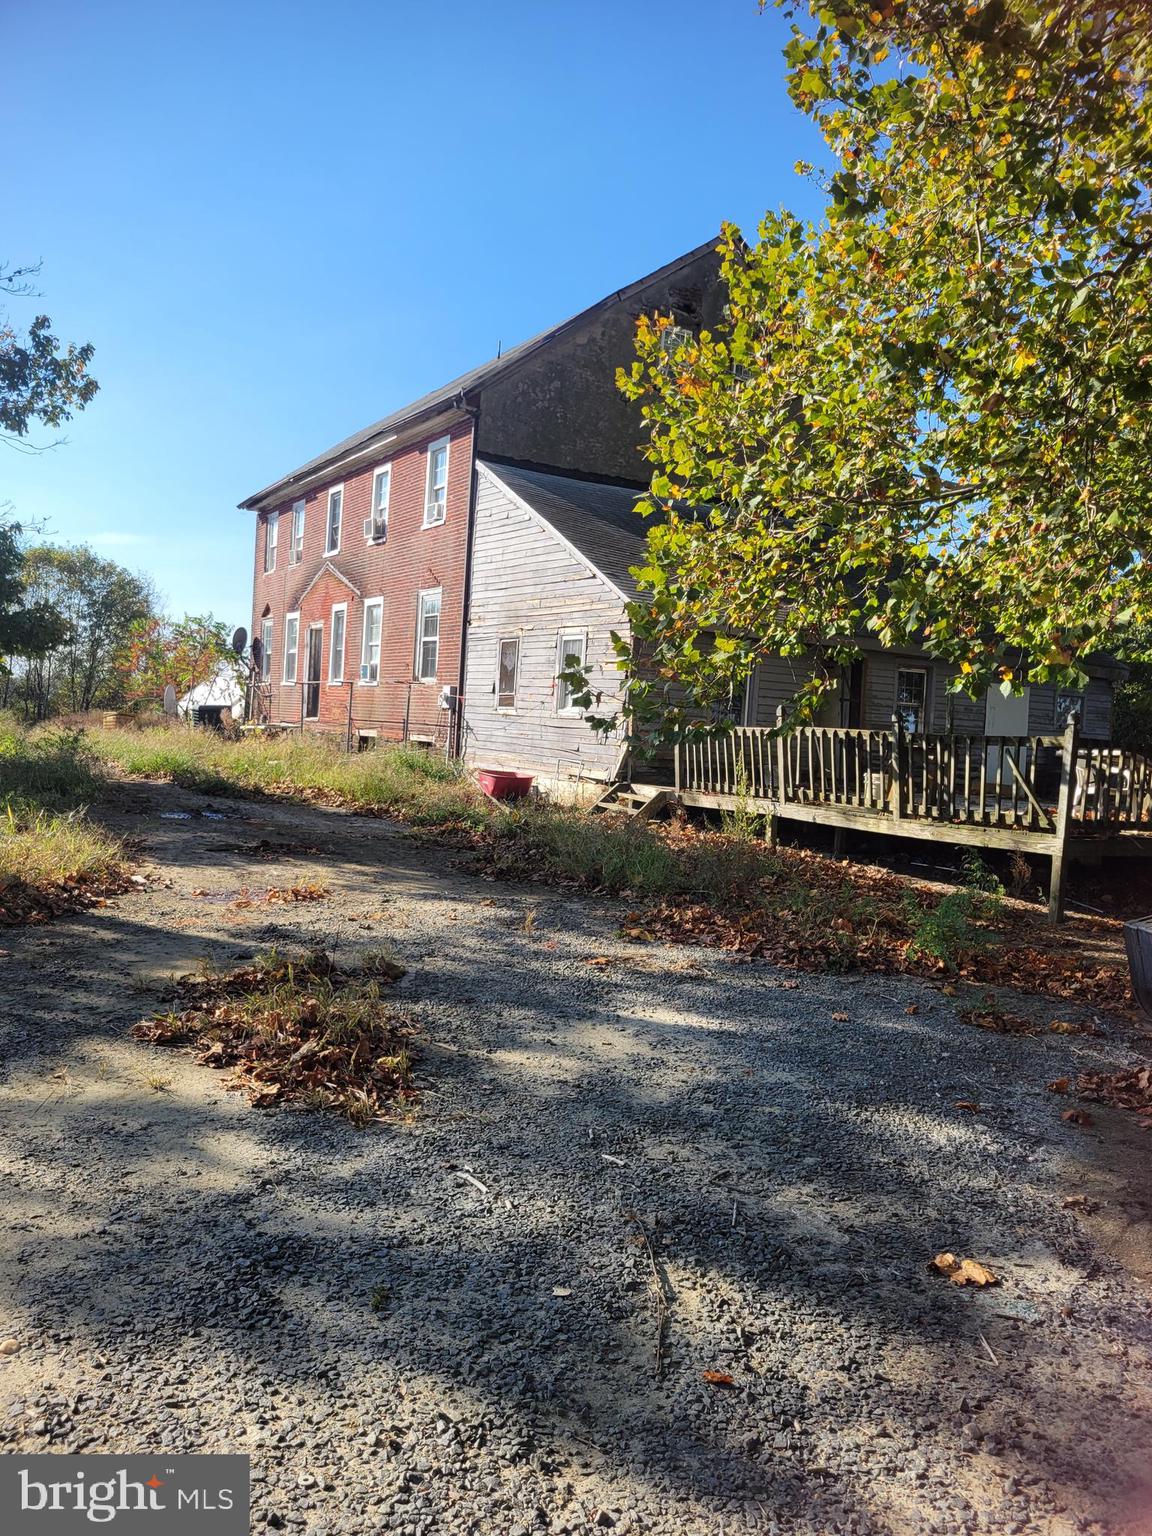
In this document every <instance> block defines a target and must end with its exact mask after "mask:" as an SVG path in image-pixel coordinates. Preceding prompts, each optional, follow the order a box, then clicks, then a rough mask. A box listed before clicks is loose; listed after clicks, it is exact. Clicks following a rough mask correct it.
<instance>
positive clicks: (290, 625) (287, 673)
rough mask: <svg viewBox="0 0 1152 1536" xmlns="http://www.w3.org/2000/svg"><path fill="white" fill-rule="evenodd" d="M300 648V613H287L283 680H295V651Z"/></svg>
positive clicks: (287, 681) (292, 681)
mask: <svg viewBox="0 0 1152 1536" xmlns="http://www.w3.org/2000/svg"><path fill="white" fill-rule="evenodd" d="M299 649H300V615H299V614H298V613H289V614H286V615H285V617H284V681H285V682H286V683H294V682H295V681H296V653H297V652H298V651H299Z"/></svg>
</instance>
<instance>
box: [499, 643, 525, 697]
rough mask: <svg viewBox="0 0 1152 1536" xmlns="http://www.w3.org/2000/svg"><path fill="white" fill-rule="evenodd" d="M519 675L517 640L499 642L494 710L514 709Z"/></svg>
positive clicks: (518, 647) (518, 644)
mask: <svg viewBox="0 0 1152 1536" xmlns="http://www.w3.org/2000/svg"><path fill="white" fill-rule="evenodd" d="M519 675H520V642H519V640H501V642H500V653H499V659H498V661H497V666H496V708H497V709H515V708H516V683H517V680H518V678H519Z"/></svg>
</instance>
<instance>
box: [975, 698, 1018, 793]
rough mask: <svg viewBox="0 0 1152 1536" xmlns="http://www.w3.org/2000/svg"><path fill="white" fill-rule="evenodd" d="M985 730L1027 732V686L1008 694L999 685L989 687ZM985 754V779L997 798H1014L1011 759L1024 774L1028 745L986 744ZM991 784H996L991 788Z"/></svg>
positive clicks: (993, 733)
mask: <svg viewBox="0 0 1152 1536" xmlns="http://www.w3.org/2000/svg"><path fill="white" fill-rule="evenodd" d="M984 734H985V736H1027V734H1028V690H1027V688H1025V690H1024V692H1023V693H1009V694H1003V693H1001V692H1000V690H999V688H989V690H988V693H987V695H986V696H985V700H984ZM986 757H987V764H986V768H985V773H986V776H987V783H988V785H989V787H990V790H992V792H993V793H994V794H995V797H996V800H997V802H999V801H1000V800H1002V799H1004V798H1005V797H1008V798H1011V799H1012V800H1013V801H1014V800H1015V797H1016V794H1017V782H1016V774H1015V773H1014V772H1013V771H1012V767H1011V764H1012V763H1013V762H1014V763H1015V764H1016V768H1017V769H1018V770H1019V772H1020V773H1021V774H1022V775H1024V774H1027V772H1028V767H1029V763H1028V748H1027V745H1026V744H1025V745H1021V746H1019V747H1016V748H1008V749H1005V748H1004V747H1002V746H1001V745H1000V744H999V743H994V744H989V745H988V747H987V749H986ZM993 786H995V788H994V790H993V789H992V787H993Z"/></svg>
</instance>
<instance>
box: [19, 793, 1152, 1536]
mask: <svg viewBox="0 0 1152 1536" xmlns="http://www.w3.org/2000/svg"><path fill="white" fill-rule="evenodd" d="M205 811H208V812H210V813H212V814H209V815H207V816H206V815H204V814H203V813H204V812H205ZM162 812H163V813H165V814H163V815H162V814H161V813H162ZM173 813H178V814H175V815H174V814H173ZM106 819H107V820H108V821H109V822H110V824H111V825H112V826H113V827H114V828H115V829H116V830H119V831H123V832H127V833H129V834H131V835H133V836H137V837H139V838H141V839H142V840H143V845H144V847H143V855H142V857H143V859H144V862H145V865H146V866H150V867H151V868H152V870H154V871H155V872H157V873H158V875H159V876H161V877H162V880H161V882H160V883H157V884H154V885H152V886H151V887H150V888H149V889H146V890H140V891H138V892H136V893H133V894H130V895H128V896H126V897H125V898H123V899H122V900H119V901H117V902H115V903H114V904H112V905H110V906H109V907H108V908H107V909H106V910H102V911H96V912H92V913H89V914H86V915H84V916H82V917H79V918H72V919H68V920H64V921H60V922H58V923H56V924H54V925H52V926H47V927H42V928H36V929H28V930H22V931H18V932H16V931H8V932H7V933H0V1017H2V1020H3V1032H4V1036H5V1044H4V1064H5V1069H6V1083H5V1086H4V1088H3V1090H2V1091H0V1112H2V1114H3V1124H4V1134H3V1144H2V1149H0V1169H2V1175H3V1180H4V1210H5V1213H6V1215H7V1217H8V1221H7V1223H6V1231H5V1246H4V1256H3V1262H2V1270H0V1336H7V1335H10V1336H11V1337H12V1338H14V1339H15V1340H16V1341H17V1342H18V1344H19V1350H18V1352H17V1353H15V1354H12V1355H10V1356H8V1357H6V1358H3V1359H0V1434H2V1435H3V1436H4V1438H5V1442H6V1445H7V1448H8V1449H10V1450H15V1449H38V1450H56V1451H66V1450H70V1449H79V1448H81V1447H86V1448H88V1449H92V1450H95V1449H108V1450H118V1451H143V1450H167V1451H173V1452H178V1451H194V1450H233V1451H247V1452H248V1453H250V1455H251V1457H252V1466H253V1475H254V1495H255V1502H254V1509H255V1521H256V1522H257V1524H256V1528H257V1529H259V1527H260V1525H261V1524H266V1525H267V1526H268V1527H269V1528H272V1529H280V1528H284V1527H287V1528H290V1529H292V1530H299V1531H308V1532H315V1533H321V1532H332V1533H335V1532H347V1533H357V1536H359V1533H367V1532H378V1531H382V1532H386V1531H396V1532H401V1533H404V1536H422V1533H433V1532H436V1533H441V1532H444V1533H453V1536H455V1533H460V1536H463V1533H465V1532H474V1533H491V1536H527V1533H534V1532H545V1531H548V1532H564V1531H568V1532H576V1531H587V1530H601V1529H603V1530H615V1531H617V1532H621V1533H624V1532H658V1533H665V1536H688V1533H705V1532H707V1533H714V1532H715V1533H738V1532H744V1531H751V1530H759V1531H764V1532H779V1533H781V1536H784V1533H788V1536H792V1533H803V1536H829V1533H832V1532H860V1533H865V1532H869V1533H901V1536H902V1533H908V1536H913V1533H914V1536H922V1533H925V1532H951V1533H961V1532H966V1533H975V1532H996V1533H1001V1532H1005V1533H1007V1532H1026V1533H1032V1532H1042V1533H1052V1536H1055V1533H1065V1532H1075V1531H1093V1532H1104V1531H1108V1532H1118V1531H1127V1530H1132V1531H1140V1530H1144V1531H1148V1530H1152V1523H1146V1522H1144V1521H1142V1519H1141V1516H1140V1510H1141V1508H1142V1500H1143V1498H1144V1489H1143V1486H1142V1482H1141V1479H1142V1476H1143V1474H1145V1473H1146V1472H1147V1471H1148V1470H1149V1468H1150V1467H1152V1461H1150V1459H1149V1450H1150V1448H1152V1374H1150V1371H1149V1366H1150V1364H1152V1349H1150V1346H1152V1308H1150V1305H1149V1289H1148V1280H1147V1278H1146V1277H1147V1275H1149V1274H1152V1261H1150V1252H1152V1250H1150V1249H1149V1246H1148V1240H1147V1231H1148V1226H1147V1221H1146V1220H1145V1219H1144V1217H1143V1213H1142V1207H1141V1205H1140V1202H1141V1201H1142V1200H1143V1199H1144V1196H1145V1193H1146V1190H1145V1189H1144V1188H1141V1187H1140V1179H1139V1177H1138V1175H1137V1173H1136V1172H1135V1171H1134V1170H1136V1169H1137V1168H1138V1167H1142V1166H1143V1165H1144V1164H1146V1162H1147V1153H1146V1150H1145V1149H1146V1147H1147V1145H1148V1138H1147V1137H1145V1138H1144V1139H1143V1141H1140V1140H1139V1136H1138V1133H1136V1132H1135V1131H1134V1130H1132V1129H1131V1128H1130V1127H1128V1126H1127V1125H1125V1124H1124V1123H1123V1122H1122V1121H1121V1120H1119V1119H1118V1118H1113V1117H1111V1116H1108V1115H1106V1114H1101V1115H1099V1116H1098V1118H1097V1125H1096V1127H1094V1128H1093V1129H1091V1130H1083V1129H1077V1128H1075V1127H1073V1126H1070V1125H1067V1124H1064V1123H1062V1121H1061V1119H1060V1113H1059V1111H1060V1109H1061V1107H1063V1105H1064V1103H1065V1102H1066V1101H1061V1100H1057V1099H1055V1098H1054V1096H1053V1095H1052V1094H1050V1093H1048V1092H1047V1091H1046V1089H1045V1084H1046V1082H1047V1081H1048V1080H1049V1079H1051V1078H1054V1077H1056V1076H1059V1075H1061V1074H1062V1073H1065V1072H1068V1071H1073V1072H1074V1071H1076V1070H1077V1069H1080V1070H1085V1069H1087V1068H1088V1067H1089V1066H1097V1065H1099V1064H1100V1063H1102V1062H1108V1061H1113V1060H1116V1061H1119V1060H1128V1059H1130V1057H1129V1056H1128V1054H1127V1053H1126V1049H1125V1047H1123V1046H1122V1045H1121V1044H1120V1043H1119V1042H1117V1041H1113V1040H1103V1041H1099V1040H1085V1039H1080V1038H1077V1037H1069V1036H1056V1035H1053V1036H1049V1037H1048V1038H1045V1039H1031V1038H1024V1039H1020V1038H1013V1037H1004V1036H997V1035H991V1034H988V1033H985V1032H982V1031H978V1030H974V1029H971V1028H969V1027H967V1026H965V1025H963V1024H960V1023H959V1022H958V1021H957V1019H956V1017H955V1012H954V1009H955V1006H956V1000H954V999H951V998H948V997H945V996H943V995H941V993H940V992H939V991H938V990H936V989H933V988H931V987H929V986H928V985H926V984H925V983H923V982H920V981H913V980H899V979H897V980H893V979H890V978H889V979H879V978H877V979H851V978H847V979H846V978H838V977H814V976H801V977H798V978H797V977H793V976H790V975H788V974H787V973H784V972H781V971H778V970H776V969H774V968H772V967H770V966H767V965H763V964H740V963H737V962H735V961H734V960H733V959H732V957H730V956H728V955H725V954H722V953H718V952H715V951H709V950H704V949H691V948H686V947H680V948H674V947H665V946H661V945H641V946H637V945H634V944H629V943H627V942H625V941H622V940H621V939H619V938H618V937H617V936H616V927H617V924H618V922H619V917H620V913H619V909H618V908H616V907H614V906H612V905H610V904H608V903H602V902H597V901H580V900H573V899H571V898H570V897H568V896H560V895H559V894H558V893H556V892H554V891H550V890H547V889H544V888H540V889H538V890H536V889H525V888H522V887H510V886H501V885H494V884H492V883H490V882H487V881H485V880H483V879H480V878H478V877H477V876H475V875H472V874H469V873H468V872H467V870H466V869H463V868H461V867H460V861H461V859H462V857H463V856H462V855H459V854H454V853H453V852H452V851H451V850H446V849H443V848H439V847H436V846H434V845H430V844H425V843H423V842H422V841H421V840H420V839H419V838H418V837H416V836H415V835H413V834H412V833H409V832H406V831H404V830H402V829H399V828H397V827H395V826H392V825H390V824H389V823H387V822H384V821H379V820H372V819H368V818H362V817H355V816H347V815H342V814H339V813H336V812H329V811H323V810H319V809H300V808H294V807H291V806H286V805H275V806H266V805H263V804H260V805H252V804H246V803H238V802H222V801H215V800H208V799H205V798H203V797H200V796H196V795H192V794H189V793H186V792H183V791H180V790H177V789H174V788H170V787H163V786H150V785H139V784H131V785H125V786H122V787H121V788H120V789H119V790H118V791H117V794H116V797H115V802H114V804H113V805H112V806H111V807H110V808H109V809H108V811H107V817H106ZM259 843H264V844H266V845H271V846H265V847H263V848H258V847H257V846H256V845H257V844H259ZM238 849H243V850H245V851H237V850H238ZM301 850H303V851H301ZM308 850H311V851H308ZM309 881H322V882H323V883H324V884H326V885H327V886H328V887H329V888H330V891H331V894H330V896H329V898H328V899H327V900H325V901H321V902H316V903H314V904H310V905H301V906H294V907H291V908H285V907H267V906H256V907H253V908H246V909H240V910H234V909H232V908H231V907H230V906H228V905H227V904H226V898H227V895H228V894H229V893H232V892H235V891H236V890H237V889H238V888H241V887H245V886H247V887H250V888H253V889H258V888H264V887H267V886H284V885H291V884H299V883H306V882H309ZM193 892H207V894H206V895H205V894H199V895H194V894H193ZM317 939H319V940H322V941H323V942H325V943H328V944H330V945H336V946H339V947H340V948H341V949H343V950H344V951H345V952H348V951H355V950H356V949H357V948H368V947H374V946H378V945H379V944H380V942H381V940H382V939H385V940H387V941H389V942H391V943H392V944H393V945H394V946H395V948H396V949H397V950H398V951H399V953H400V954H401V955H402V957H403V958H404V960H405V961H406V963H407V965H408V967H409V972H408V975H407V977H406V978H405V980H404V981H403V982H402V983H401V984H400V985H399V986H398V988H397V989H396V992H395V998H396V1004H397V1007H398V1008H400V1009H401V1010H402V1011H403V1012H404V1013H406V1014H407V1015H408V1016H409V1017H410V1018H411V1019H412V1020H413V1021H414V1022H415V1023H416V1024H417V1025H418V1026H419V1028H420V1031H421V1034H422V1038H423V1043H422V1045H421V1048H420V1058H419V1062H418V1081H419V1083H420V1087H421V1090H422V1101H421V1103H420V1106H419V1108H418V1109H417V1110H416V1112H415V1114H414V1115H413V1116H412V1117H411V1118H410V1120H409V1121H408V1122H407V1123H404V1124H401V1125H392V1126H385V1127H375V1128H373V1129H370V1130H368V1131H356V1130H354V1129H353V1128H352V1127H350V1126H348V1125H347V1124H345V1123H344V1122H342V1121H339V1120H335V1119H330V1118H325V1117H321V1116H318V1115H315V1114H308V1113H301V1112H291V1111H256V1110H252V1109H250V1108H248V1107H247V1105H246V1104H245V1103H244V1101H243V1099H242V1098H241V1097H240V1096H239V1095H237V1094H234V1093H230V1092H228V1091H227V1090H226V1088H225V1085H224V1082H223V1080H222V1078H221V1076H219V1075H216V1074H213V1073H212V1072H211V1071H209V1070H207V1069H205V1068H202V1067H199V1066H196V1065H195V1064H194V1063H192V1062H191V1060H190V1059H189V1058H188V1057H187V1056H184V1055H181V1054H180V1053H179V1052H176V1051H172V1050H168V1051H163V1050H159V1049H156V1048H152V1047H147V1046H144V1045H141V1044H137V1043H135V1042H133V1041H132V1040H130V1039H129V1037H128V1027H129V1026H130V1025H131V1024H132V1023H133V1022H134V1021H135V1020H136V1019H138V1018H139V1017H141V1016H142V1015H144V1014H146V1013H148V1012H150V1011H152V1010H154V1009H155V1008H156V1007H157V1006H158V1004H159V1002H160V1000H161V998H162V996H163V994H164V989H165V985H166V982H167V980H168V979H169V978H170V977H171V976H172V975H174V974H178V973H180V972H182V971H185V970H188V969H190V968H191V966H192V964H193V963H194V961H195V960H196V958H197V957H199V956H204V955H211V956H214V957H216V958H218V959H225V960H228V959H231V958H237V959H239V958H241V957H246V956H248V955H250V954H252V953H253V952H254V951H255V950H257V949H259V948H261V947H266V946H267V945H269V944H270V943H273V942H280V943H290V942H301V941H305V940H307V941H314V940H317ZM593 961H595V962H600V963H591V962H593ZM604 961H607V963H606V964H605V963H602V962H604ZM1041 1006H1043V1005H1041ZM957 1101H972V1102H978V1103H979V1105H980V1112H979V1113H978V1114H973V1113H971V1112H969V1111H966V1110H964V1109H961V1108H958V1107H957ZM1134 1146H1135V1147H1136V1152H1135V1153H1133V1152H1132V1148H1133V1147H1134ZM1139 1154H1142V1158H1141V1160H1140V1162H1139V1163H1138V1162H1137V1156H1138V1155H1139ZM466 1175H467V1176H466ZM1070 1197H1071V1198H1072V1199H1073V1201H1074V1203H1073V1204H1072V1205H1071V1206H1069V1205H1066V1204H1065V1202H1066V1201H1067V1200H1068V1199H1069V1198H1070ZM1082 1199H1085V1200H1086V1202H1087V1204H1086V1207H1085V1205H1083V1204H1081V1203H1079V1202H1080V1201H1081V1200H1082ZM941 1250H950V1251H952V1252H954V1253H956V1254H959V1255H962V1256H965V1255H967V1256H972V1257H976V1258H979V1259H981V1260H982V1261H984V1262H985V1263H986V1264H988V1265H990V1266H991V1267H992V1269H993V1270H994V1271H995V1272H996V1273H997V1274H998V1275H1000V1276H1001V1277H1002V1283H1001V1285H999V1286H998V1287H996V1288H995V1289H989V1290H985V1291H974V1290H972V1289H968V1288H960V1287H958V1286H955V1285H952V1284H950V1283H949V1282H948V1281H947V1280H946V1279H944V1278H943V1277H942V1276H940V1275H938V1274H934V1273H930V1272H929V1270H928V1268H927V1263H928V1261H929V1260H930V1259H931V1257H932V1256H933V1255H934V1254H936V1253H938V1252H940V1251H941ZM706 1372H708V1373H716V1375H717V1376H718V1377H719V1379H718V1380H713V1381H711V1382H710V1381H709V1380H708V1379H707V1378H706V1376H705V1373H706Z"/></svg>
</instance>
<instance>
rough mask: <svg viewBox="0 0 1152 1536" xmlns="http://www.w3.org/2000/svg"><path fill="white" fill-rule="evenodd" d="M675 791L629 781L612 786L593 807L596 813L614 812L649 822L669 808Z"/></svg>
mask: <svg viewBox="0 0 1152 1536" xmlns="http://www.w3.org/2000/svg"><path fill="white" fill-rule="evenodd" d="M672 798H673V791H672V790H670V789H665V788H662V787H661V786H660V785H657V784H633V783H632V782H631V781H630V780H628V779H622V780H618V781H617V782H616V783H614V784H610V785H609V786H608V788H607V789H606V790H605V791H604V793H603V794H602V795H601V796H600V798H599V800H597V802H596V804H595V805H594V806H593V807H592V810H593V812H594V813H598V812H608V811H610V812H612V813H613V814H614V815H624V816H631V817H634V818H635V819H636V820H637V821H647V820H648V819H649V818H650V817H652V816H658V815H660V814H661V812H663V811H665V810H666V809H667V808H668V805H669V803H670V802H671V800H672Z"/></svg>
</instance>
